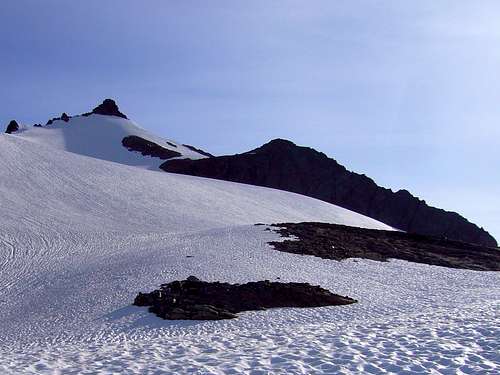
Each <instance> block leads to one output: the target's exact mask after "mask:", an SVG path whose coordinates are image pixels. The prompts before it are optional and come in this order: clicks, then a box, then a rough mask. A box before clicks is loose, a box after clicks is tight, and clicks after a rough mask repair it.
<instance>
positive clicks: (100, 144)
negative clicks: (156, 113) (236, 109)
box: [15, 114, 206, 170]
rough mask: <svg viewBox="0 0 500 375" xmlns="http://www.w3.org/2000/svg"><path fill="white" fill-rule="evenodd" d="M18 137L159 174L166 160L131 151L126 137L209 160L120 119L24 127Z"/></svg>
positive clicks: (73, 120) (94, 118)
mask: <svg viewBox="0 0 500 375" xmlns="http://www.w3.org/2000/svg"><path fill="white" fill-rule="evenodd" d="M15 134H16V135H17V136H19V137H22V138H24V139H27V140H31V141H35V142H38V143H40V144H43V145H47V146H50V147H52V148H54V149H56V150H64V151H70V152H73V153H76V154H80V155H85V156H91V157H94V158H97V159H103V160H108V161H114V162H117V163H120V164H126V165H132V166H136V167H143V168H147V169H153V170H157V169H158V167H159V166H160V164H162V163H163V162H164V161H165V160H161V159H159V158H152V157H149V156H143V155H141V154H140V153H138V152H131V151H128V150H127V149H126V148H125V147H123V146H122V139H123V138H124V137H127V136H129V135H136V136H139V137H141V138H144V139H147V140H149V141H152V142H154V143H156V144H158V145H160V146H162V147H164V148H166V149H169V150H173V151H177V152H179V153H180V154H181V155H182V156H181V157H180V158H190V159H200V158H204V157H206V156H204V155H202V154H199V153H198V152H196V151H193V150H191V149H189V148H187V147H185V146H183V145H182V144H179V143H177V142H174V141H171V140H165V139H163V138H160V137H157V136H154V135H152V134H150V133H149V132H148V131H146V130H144V129H142V128H141V127H140V126H138V125H137V124H136V123H134V122H133V121H131V120H128V119H124V118H121V117H116V116H105V115H97V114H91V115H89V116H75V117H71V118H70V119H69V121H68V122H64V121H62V120H56V121H54V122H53V123H52V124H50V125H45V126H43V127H27V126H22V127H21V129H20V131H18V132H16V133H15Z"/></svg>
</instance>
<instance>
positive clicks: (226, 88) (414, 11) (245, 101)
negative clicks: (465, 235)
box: [0, 0, 500, 239]
mask: <svg viewBox="0 0 500 375" xmlns="http://www.w3.org/2000/svg"><path fill="white" fill-rule="evenodd" d="M499 20H500V1H497V0H493V1H486V0H483V1H458V0H450V1H447V0H440V1H436V0H428V1H423V0H419V1H395V0H394V1H375V0H373V1H369V0H364V1H356V0H345V1H338V0H328V1H271V0H263V1H256V0H253V1H234V0H231V1H216V0H211V1H201V0H200V1H189V0H182V1H166V0H157V1H147V0H144V1H126V0H115V1H103V0H85V1H66V0H58V1H55V0H44V1H37V0H31V1H27V0H2V1H1V2H0V48H1V49H0V51H1V55H0V122H1V123H2V124H6V123H7V122H8V120H10V119H13V118H15V119H17V120H18V121H20V122H22V123H26V124H32V123H35V122H43V123H45V121H46V120H47V119H48V118H49V117H53V116H55V115H60V113H61V112H63V111H66V112H68V113H69V114H77V113H81V112H84V111H87V110H90V109H91V108H92V107H94V106H95V105H96V104H98V102H100V101H101V100H102V99H104V98H106V97H112V98H115V99H116V100H117V101H118V104H119V105H120V108H121V109H122V110H123V112H125V113H126V114H127V115H128V116H129V117H131V118H132V119H134V120H135V121H136V122H138V123H139V124H141V126H143V127H145V128H147V129H150V130H151V131H153V132H155V133H158V134H159V135H163V136H166V137H169V138H172V139H175V140H178V141H180V142H183V143H189V144H193V145H195V146H198V147H202V148H203V149H206V150H207V151H209V152H212V153H215V154H226V153H238V152H242V151H247V150H249V149H251V148H254V147H257V146H259V145H261V144H262V143H264V142H267V141H268V140H270V139H272V138H277V137H281V138H287V139H290V140H292V141H294V142H296V143H297V144H300V145H306V146H310V147H313V148H316V149H318V150H320V151H323V152H324V153H326V154H327V155H329V156H331V157H333V158H335V159H337V160H338V161H339V162H340V163H342V164H344V165H345V166H346V167H348V168H349V169H351V170H354V171H357V172H359V173H365V174H366V175H368V176H370V177H372V178H373V179H375V181H376V182H378V183H379V184H381V185H383V186H386V187H390V188H392V189H394V190H397V189H400V188H406V189H408V190H409V191H410V192H412V193H413V194H415V195H417V196H419V197H421V198H423V199H425V200H426V201H427V202H428V203H429V204H433V205H436V206H439V207H442V208H445V209H450V210H454V211H457V212H459V213H461V214H462V215H464V216H465V217H467V218H469V219H470V220H471V221H473V222H476V223H477V224H478V225H480V226H484V227H485V228H486V229H487V230H489V231H490V233H492V234H493V235H494V236H495V237H496V238H497V239H500V21H499Z"/></svg>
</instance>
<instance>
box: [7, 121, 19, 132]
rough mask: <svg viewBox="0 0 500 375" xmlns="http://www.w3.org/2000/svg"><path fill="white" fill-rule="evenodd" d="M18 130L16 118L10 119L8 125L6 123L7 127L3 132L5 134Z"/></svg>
mask: <svg viewBox="0 0 500 375" xmlns="http://www.w3.org/2000/svg"><path fill="white" fill-rule="evenodd" d="M18 130H19V124H18V123H17V121H16V120H12V121H11V122H9V125H7V129H5V133H7V134H12V133H15V132H17V131H18Z"/></svg>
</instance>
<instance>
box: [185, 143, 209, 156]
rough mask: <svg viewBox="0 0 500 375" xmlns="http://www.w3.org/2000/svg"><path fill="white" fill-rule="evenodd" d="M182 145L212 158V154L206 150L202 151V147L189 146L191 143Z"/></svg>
mask: <svg viewBox="0 0 500 375" xmlns="http://www.w3.org/2000/svg"><path fill="white" fill-rule="evenodd" d="M183 146H184V147H187V148H189V149H190V150H191V151H194V152H197V153H198V154H201V155H203V156H206V157H209V158H213V157H214V156H213V155H212V154H210V153H208V152H206V151H203V150H202V149H200V148H196V147H194V146H191V145H186V144H183Z"/></svg>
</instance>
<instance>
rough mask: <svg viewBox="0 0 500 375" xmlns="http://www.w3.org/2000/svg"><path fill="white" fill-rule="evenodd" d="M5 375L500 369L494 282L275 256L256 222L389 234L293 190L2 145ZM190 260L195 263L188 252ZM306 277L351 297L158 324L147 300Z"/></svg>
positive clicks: (467, 274) (403, 265)
mask: <svg viewBox="0 0 500 375" xmlns="http://www.w3.org/2000/svg"><path fill="white" fill-rule="evenodd" d="M0 160H2V164H0V208H1V214H0V228H1V230H0V317H1V319H0V373H2V374H3V373H7V374H9V373H12V374H19V373H33V374H40V373H64V374H66V373H75V374H76V373H89V374H90V373H137V374H143V373H158V374H163V373H200V374H205V373H216V374H219V373H220V374H226V373H268V372H271V373H329V374H332V373H333V374H335V373H342V372H344V373H370V372H371V373H385V372H393V373H405V372H406V373H419V372H420V373H432V372H434V373H474V374H476V373H494V372H495V371H497V372H498V370H499V367H498V366H499V354H498V353H499V350H500V346H499V342H498V338H497V337H498V336H500V328H499V326H500V320H499V307H500V287H499V285H500V276H499V275H498V273H493V272H473V271H462V270H451V269H445V268H441V267H435V266H426V265H418V264H412V263H407V262H403V261H391V262H389V263H380V262H373V261H365V260H359V261H355V260H349V261H344V262H340V263H339V262H335V261H331V260H324V259H319V258H315V257H310V256H299V255H294V254H288V253H282V252H278V251H275V250H273V249H271V248H270V247H269V245H267V242H268V241H271V240H277V239H278V235H277V234H275V233H274V232H270V231H265V227H263V226H254V225H252V224H253V223H256V222H267V223H270V222H278V221H305V220H315V221H329V222H335V223H342V224H348V225H357V226H364V227H369V228H380V229H383V228H387V227H386V226H385V225H384V224H381V223H378V222H376V221H374V220H372V219H369V218H366V217H363V216H361V215H358V214H355V213H352V212H350V211H347V210H343V209H341V208H338V207H336V206H333V205H330V204H327V203H324V202H321V201H317V200H314V199H311V198H307V197H303V196H299V195H296V194H291V193H286V192H280V191H276V190H272V189H265V188H258V187H251V186H246V185H240V184H233V183H228V182H223V181H214V180H208V179H200V178H195V177H189V176H179V175H170V174H167V173H163V172H153V171H148V170H143V169H139V168H134V167H129V166H124V165H119V164H116V163H111V162H105V161H101V160H96V159H92V158H87V157H83V156H79V155H75V154H71V153H67V152H64V151H57V150H54V149H52V148H49V147H47V146H45V145H41V144H39V143H34V142H31V141H29V140H25V139H22V138H21V137H17V136H0ZM187 256H190V257H187ZM189 275H195V276H197V277H199V278H202V279H205V280H221V281H228V282H245V281H251V280H262V279H270V280H276V279H277V278H278V277H279V278H280V280H281V281H306V282H310V283H313V284H319V285H321V286H323V287H325V288H328V289H330V290H332V291H333V292H336V293H340V294H346V295H349V296H350V297H354V298H356V299H358V300H359V301H360V302H359V303H358V304H354V305H350V306H337V307H326V308H317V309H276V310H268V311H264V312H248V313H242V314H240V318H238V319H236V320H231V321H218V322H197V321H191V322H179V321H162V320H160V319H158V318H157V317H155V316H154V315H152V314H149V313H147V310H146V309H145V308H139V307H134V306H131V305H130V304H131V302H132V301H133V299H134V297H135V295H136V294H137V292H138V291H149V290H151V289H153V288H156V287H158V285H159V284H160V283H163V282H168V281H171V280H174V279H181V278H185V277H187V276H189Z"/></svg>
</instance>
